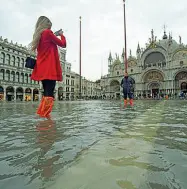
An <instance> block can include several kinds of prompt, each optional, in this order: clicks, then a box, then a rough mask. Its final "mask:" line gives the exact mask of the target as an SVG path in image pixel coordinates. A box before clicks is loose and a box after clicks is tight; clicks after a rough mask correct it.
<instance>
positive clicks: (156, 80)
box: [143, 70, 164, 97]
mask: <svg viewBox="0 0 187 189" xmlns="http://www.w3.org/2000/svg"><path fill="white" fill-rule="evenodd" d="M143 82H144V96H146V97H150V96H152V97H156V96H158V95H159V93H162V91H161V90H162V88H163V82H164V76H163V73H162V72H160V71H158V70H150V71H149V72H147V73H146V74H145V75H144V77H143Z"/></svg>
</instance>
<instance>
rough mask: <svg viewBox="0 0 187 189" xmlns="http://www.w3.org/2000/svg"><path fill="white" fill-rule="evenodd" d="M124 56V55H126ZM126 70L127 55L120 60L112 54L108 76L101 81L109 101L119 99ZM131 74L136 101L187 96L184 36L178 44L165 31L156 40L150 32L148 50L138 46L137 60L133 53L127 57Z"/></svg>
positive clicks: (186, 57)
mask: <svg viewBox="0 0 187 189" xmlns="http://www.w3.org/2000/svg"><path fill="white" fill-rule="evenodd" d="M123 52H124V51H123ZM123 70H124V53H122V55H121V56H119V55H117V54H116V55H115V57H113V56H112V54H111V53H110V54H109V58H108V74H107V75H105V76H103V77H102V78H101V88H102V93H103V95H104V96H105V97H106V98H119V97H120V95H121V94H120V93H121V88H120V82H121V79H122V77H123ZM128 73H129V76H130V77H131V78H132V79H133V83H134V86H133V91H134V96H136V97H138V96H139V97H140V96H142V97H155V96H158V95H170V96H171V95H172V96H177V95H178V94H179V93H180V92H181V91H183V92H184V93H186V92H187V45H184V44H183V43H182V39H181V36H179V39H178V42H176V41H175V40H174V39H173V38H172V36H171V34H169V35H167V34H166V32H165V31H164V34H163V37H162V39H161V40H157V37H156V36H155V35H154V31H153V30H151V37H150V38H149V43H147V44H146V47H145V48H141V47H140V45H139V44H138V45H137V50H136V57H134V56H132V54H131V51H130V54H129V57H128Z"/></svg>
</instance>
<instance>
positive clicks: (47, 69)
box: [30, 16, 66, 118]
mask: <svg viewBox="0 0 187 189" xmlns="http://www.w3.org/2000/svg"><path fill="white" fill-rule="evenodd" d="M51 27H52V22H51V21H50V20H49V18H47V17H45V16H40V17H39V18H38V21H37V23H36V27H35V32H34V35H33V41H32V43H31V44H30V45H31V50H32V51H36V50H37V58H36V65H35V67H34V69H33V72H32V75H31V79H32V80H35V81H41V82H42V85H43V89H44V96H43V97H42V99H41V102H40V105H39V107H38V110H37V114H39V116H40V117H45V118H50V113H51V111H52V108H53V104H54V89H55V85H56V81H62V68H61V65H60V59H59V54H58V48H57V46H60V47H62V48H66V38H65V37H64V35H63V32H62V31H60V32H58V35H59V36H60V38H61V39H59V38H58V37H56V36H55V35H54V33H53V32H52V31H51Z"/></svg>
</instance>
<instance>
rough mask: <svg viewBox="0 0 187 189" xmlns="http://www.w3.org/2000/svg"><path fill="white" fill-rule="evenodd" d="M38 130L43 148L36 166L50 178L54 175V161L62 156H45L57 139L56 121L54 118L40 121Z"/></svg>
mask: <svg viewBox="0 0 187 189" xmlns="http://www.w3.org/2000/svg"><path fill="white" fill-rule="evenodd" d="M36 129H37V131H38V137H37V143H38V145H39V147H40V148H41V154H40V156H38V164H37V165H36V166H35V168H37V169H40V170H41V171H42V172H41V175H42V176H43V177H46V178H49V177H51V176H52V175H53V172H54V171H53V166H54V162H56V161H58V160H59V158H60V156H59V155H55V156H53V157H50V158H45V154H47V153H48V152H49V151H50V150H51V148H52V146H53V144H54V142H55V140H56V128H55V123H54V122H53V121H52V120H45V121H40V122H39V123H38V125H37V126H36Z"/></svg>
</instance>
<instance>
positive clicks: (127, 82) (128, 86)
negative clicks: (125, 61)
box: [121, 72, 133, 106]
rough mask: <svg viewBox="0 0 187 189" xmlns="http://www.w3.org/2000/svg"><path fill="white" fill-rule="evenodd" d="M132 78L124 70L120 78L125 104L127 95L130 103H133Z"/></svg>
mask: <svg viewBox="0 0 187 189" xmlns="http://www.w3.org/2000/svg"><path fill="white" fill-rule="evenodd" d="M132 84H133V83H132V79H131V78H130V77H129V76H128V73H127V72H125V74H124V78H123V79H122V80H121V87H122V88H123V96H124V105H125V106H126V105H127V97H128V98H129V100H130V105H133V98H132V95H133V94H132Z"/></svg>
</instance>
